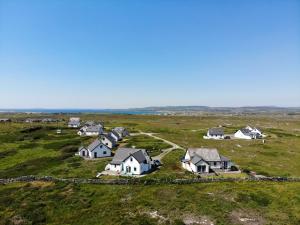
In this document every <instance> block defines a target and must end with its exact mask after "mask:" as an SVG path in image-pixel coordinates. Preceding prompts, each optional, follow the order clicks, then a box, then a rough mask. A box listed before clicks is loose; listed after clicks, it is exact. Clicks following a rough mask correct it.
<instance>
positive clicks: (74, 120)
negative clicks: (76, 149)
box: [68, 117, 80, 128]
mask: <svg viewBox="0 0 300 225" xmlns="http://www.w3.org/2000/svg"><path fill="white" fill-rule="evenodd" d="M68 127H71V128H78V127H80V118H79V117H71V118H70V120H69V123H68Z"/></svg>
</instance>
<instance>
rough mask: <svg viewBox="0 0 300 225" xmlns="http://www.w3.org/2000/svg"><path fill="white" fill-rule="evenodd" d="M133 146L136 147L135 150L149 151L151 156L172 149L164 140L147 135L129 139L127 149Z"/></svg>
mask: <svg viewBox="0 0 300 225" xmlns="http://www.w3.org/2000/svg"><path fill="white" fill-rule="evenodd" d="M132 146H135V148H142V149H147V151H148V153H149V154H150V156H156V155H159V154H160V153H161V151H162V150H163V149H167V148H171V147H172V146H171V145H169V144H167V143H165V142H164V141H162V140H158V139H155V138H152V137H149V136H147V135H137V136H132V137H129V138H128V140H126V144H125V147H132Z"/></svg>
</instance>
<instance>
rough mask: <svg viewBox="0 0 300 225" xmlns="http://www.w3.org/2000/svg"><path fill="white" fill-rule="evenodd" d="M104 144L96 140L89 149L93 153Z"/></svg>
mask: <svg viewBox="0 0 300 225" xmlns="http://www.w3.org/2000/svg"><path fill="white" fill-rule="evenodd" d="M101 144H102V142H101V141H100V140H99V139H98V138H97V139H96V140H94V141H93V142H92V143H91V144H90V145H89V146H88V149H89V150H90V151H93V150H94V149H95V148H97V147H98V146H99V145H101Z"/></svg>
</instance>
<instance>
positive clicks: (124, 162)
mask: <svg viewBox="0 0 300 225" xmlns="http://www.w3.org/2000/svg"><path fill="white" fill-rule="evenodd" d="M151 168H152V159H151V157H150V156H149V155H148V153H147V151H146V150H145V149H135V148H119V149H118V150H117V151H116V154H115V156H114V158H113V160H112V161H111V162H110V163H109V164H108V165H107V166H106V167H105V170H110V171H114V172H116V173H117V174H120V175H140V174H143V173H147V172H149V171H150V170H151Z"/></svg>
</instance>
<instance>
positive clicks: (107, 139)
mask: <svg viewBox="0 0 300 225" xmlns="http://www.w3.org/2000/svg"><path fill="white" fill-rule="evenodd" d="M101 141H102V143H103V144H105V145H106V146H108V147H109V148H114V147H116V146H117V142H116V140H115V139H114V138H113V137H112V136H111V135H109V134H102V135H101Z"/></svg>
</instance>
